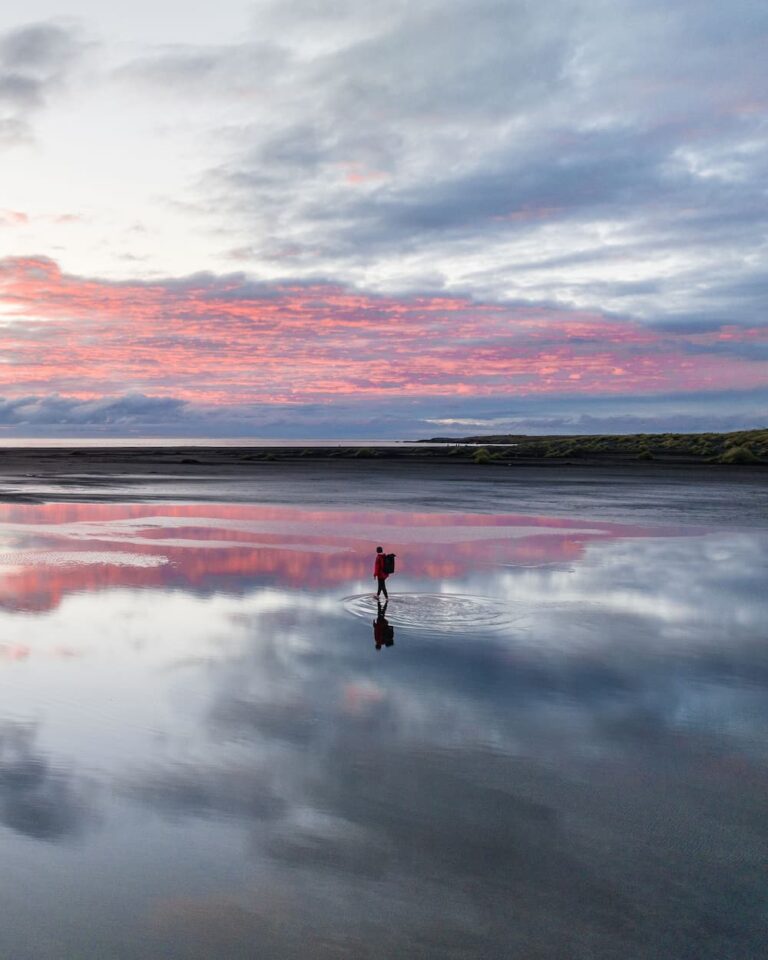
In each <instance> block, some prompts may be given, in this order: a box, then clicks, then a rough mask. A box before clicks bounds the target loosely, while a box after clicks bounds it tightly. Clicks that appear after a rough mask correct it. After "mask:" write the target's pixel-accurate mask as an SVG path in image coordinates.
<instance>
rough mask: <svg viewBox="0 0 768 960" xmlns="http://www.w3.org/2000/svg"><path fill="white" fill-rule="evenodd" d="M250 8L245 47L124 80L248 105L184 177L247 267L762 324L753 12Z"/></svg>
mask: <svg viewBox="0 0 768 960" xmlns="http://www.w3.org/2000/svg"><path fill="white" fill-rule="evenodd" d="M254 17H255V20H254V30H253V33H254V39H253V40H252V41H250V42H248V41H246V42H240V43H238V44H236V45H232V46H230V47H222V46H217V47H211V48H194V49H186V48H185V49H180V50H179V49H175V50H174V49H168V48H163V49H161V50H158V51H156V52H155V53H154V54H153V55H149V56H146V57H144V58H142V59H141V60H140V61H136V62H134V63H133V64H130V65H128V66H127V67H126V68H125V71H124V75H125V77H126V78H129V79H131V80H132V81H133V82H140V83H142V84H145V83H147V82H150V83H154V84H155V85H156V86H157V87H162V88H164V89H171V90H174V89H176V90H178V91H186V92H187V93H188V92H189V91H191V90H195V91H196V92H197V93H200V94H201V95H205V94H206V93H207V94H208V95H210V96H215V97H223V98H225V99H228V102H232V103H234V102H235V101H236V99H237V98H238V97H240V98H242V94H243V91H244V90H248V91H249V92H250V94H252V98H251V100H249V103H252V112H251V115H250V116H249V113H248V111H244V112H242V113H241V114H240V115H239V116H240V120H239V121H235V122H233V123H231V124H230V125H229V126H228V127H227V128H226V129H223V130H222V131H221V132H222V134H223V137H224V140H223V142H224V143H226V144H228V145H229V156H228V157H227V159H226V160H225V162H224V163H222V164H221V165H220V166H219V167H218V168H216V169H214V170H212V171H211V172H210V173H209V175H208V177H207V179H206V180H205V181H204V183H203V184H202V188H203V192H204V193H205V194H207V197H208V201H207V202H208V204H209V209H210V211H211V215H212V216H217V215H220V214H221V212H222V211H226V214H227V223H226V225H225V226H222V232H223V233H224V234H228V235H229V236H231V239H232V243H231V244H230V248H231V249H235V250H238V251H239V256H241V257H242V258H244V260H245V262H247V263H249V265H250V266H251V267H252V268H253V269H258V268H259V267H260V266H267V267H268V269H269V270H270V271H272V272H274V271H275V270H278V271H280V270H286V271H290V272H291V273H293V274H296V273H307V274H308V273H310V272H312V273H317V272H318V270H319V271H320V272H323V273H324V274H325V275H327V276H334V277H337V278H340V279H343V280H347V281H350V280H351V281H352V282H355V283H358V284H367V285H372V286H375V287H377V288H385V287H386V288H389V289H392V290H404V289H414V288H424V287H425V284H426V285H432V286H433V287H434V286H437V287H440V286H443V287H447V288H450V289H452V290H453V289H455V288H456V287H460V288H461V289H463V290H470V291H472V292H473V293H475V294H476V295H477V296H480V297H487V298H491V299H508V298H513V299H520V300H528V301H531V300H533V301H542V300H545V301H548V302H555V303H561V304H571V305H576V306H579V307H582V306H588V307H590V308H601V309H606V308H607V309H609V310H613V311H614V312H618V313H622V314H624V315H627V314H629V315H632V316H634V317H639V318H641V319H643V320H645V321H647V322H654V323H658V322H668V323H674V322H675V321H676V320H677V318H680V319H681V321H682V322H685V321H686V318H687V317H689V316H692V315H695V316H701V317H702V318H706V317H714V316H715V315H717V316H719V317H721V318H726V320H729V321H733V322H739V323H748V322H754V323H759V322H762V321H761V320H760V317H762V316H764V306H765V299H764V294H762V293H758V292H757V291H756V290H755V284H756V283H757V282H758V281H759V278H760V277H761V271H762V267H761V258H760V256H758V254H757V252H758V251H759V250H761V249H762V247H763V243H764V240H763V233H764V229H765V212H764V210H765V207H764V202H763V200H764V198H763V186H762V185H763V184H764V182H765V178H766V174H768V170H767V169H766V163H765V156H766V149H765V147H766V133H765V124H764V104H765V102H766V100H767V98H768V81H767V80H766V76H765V72H764V71H763V70H762V68H761V66H760V64H761V59H762V54H761V50H762V44H763V43H764V40H765V37H766V35H767V31H768V24H767V22H766V16H765V11H763V10H761V9H760V8H759V6H758V5H757V4H755V3H750V2H746V0H745V2H740V3H738V4H736V5H733V6H732V5H729V6H728V8H717V9H715V8H712V9H703V8H702V7H701V5H700V4H697V3H694V2H692V0H691V2H685V3H682V4H678V5H676V7H675V8H674V10H670V9H669V8H668V6H662V5H660V4H656V3H652V4H651V5H650V6H649V4H647V3H639V2H636V0H623V2H620V3H618V4H613V5H610V6H606V5H604V4H602V3H599V2H597V0H562V2H556V3H554V4H552V5H549V6H548V7H547V8H546V9H544V8H537V7H534V6H531V5H529V4H522V3H519V4H518V3H513V4H510V3H504V2H499V0H485V2H483V3H481V4H480V5H479V6H478V5H477V4H476V3H470V2H469V0H458V2H455V3H452V4H449V5H447V6H446V5H445V4H437V3H427V4H420V5H419V6H418V7H414V6H413V5H406V4H402V3H399V2H390V3H386V4H383V5H381V7H380V8H377V10H376V11H375V12H374V11H370V10H361V9H360V8H357V9H354V8H353V7H351V6H350V5H348V4H337V5H334V6H333V9H332V10H329V11H327V12H326V11H324V14H323V16H319V14H318V12H317V10H316V9H315V8H314V6H313V5H312V4H307V3H296V4H293V3H289V4H279V5H278V4H272V3H265V4H261V5H260V6H259V7H258V8H257V11H256V12H255V14H254ZM214 211H217V212H218V213H214Z"/></svg>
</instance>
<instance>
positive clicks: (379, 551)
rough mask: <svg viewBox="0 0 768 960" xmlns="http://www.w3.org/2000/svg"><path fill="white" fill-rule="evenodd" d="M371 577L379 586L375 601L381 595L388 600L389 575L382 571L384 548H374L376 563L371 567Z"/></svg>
mask: <svg viewBox="0 0 768 960" xmlns="http://www.w3.org/2000/svg"><path fill="white" fill-rule="evenodd" d="M373 575H374V577H376V580H377V582H378V584H379V589H378V590H377V591H376V599H377V600H378V599H379V597H380V596H381V595H382V593H383V594H384V599H385V600H389V594H388V593H387V577H388V576H389V574H388V573H387V572H386V570H385V569H384V547H376V562H375V563H374V565H373Z"/></svg>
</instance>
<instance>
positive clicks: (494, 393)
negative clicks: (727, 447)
mask: <svg viewBox="0 0 768 960" xmlns="http://www.w3.org/2000/svg"><path fill="white" fill-rule="evenodd" d="M767 49H768V5H766V4H765V3H763V2H760V0H729V2H728V3H723V4H716V3H706V2H702V0H675V2H674V3H670V2H669V0H540V2H533V0H531V2H519V0H416V2H414V0H410V2H408V0H376V2H373V0H256V2H246V0H217V3H215V4H211V3H209V2H202V0H153V2H149V0H132V2H131V3H127V2H124V3H119V4H107V3H104V2H101V0H69V2H68V3H66V2H65V3H62V2H61V0H24V2H23V3H22V2H21V0H6V2H5V3H4V4H3V5H2V7H1V8H0V171H2V176H1V178H0V360H1V361H2V362H1V363H0V435H8V436H43V435H51V436H56V435H61V436H76V435H83V436H96V435H102V434H104V435H115V436H121V435H146V436H154V435H157V436H162V435H165V436H262V437H267V436H275V437H291V436H293V437H307V438H309V437H347V436H348V437H368V438H385V437H421V436H432V435H436V434H440V435H450V434H453V435H460V434H462V433H465V434H466V433H476V432H503V431H510V432H528V433H536V432H539V433H558V432H566V433H567V432H626V431H634V430H710V429H739V428H742V427H752V426H763V425H765V424H766V423H767V422H768V316H766V300H767V299H768V298H767V294H768V274H767V272H766V266H767V265H768V240H767V234H766V226H767V225H768V149H767V148H768V68H767V67H766V57H765V51H766V50H767Z"/></svg>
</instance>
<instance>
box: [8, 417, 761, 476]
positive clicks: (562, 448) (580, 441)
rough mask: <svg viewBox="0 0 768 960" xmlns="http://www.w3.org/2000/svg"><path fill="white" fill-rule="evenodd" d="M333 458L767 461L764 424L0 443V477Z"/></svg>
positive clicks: (684, 463)
mask: <svg viewBox="0 0 768 960" xmlns="http://www.w3.org/2000/svg"><path fill="white" fill-rule="evenodd" d="M339 461H366V462H375V461H379V462H381V463H382V464H384V463H391V464H393V465H397V464H402V465H407V464H408V463H414V464H416V463H422V464H424V463H426V464H434V465H438V464H441V463H451V464H454V465H456V466H458V465H460V464H466V465H468V466H469V465H479V466H504V465H506V466H515V465H520V466H524V465H535V466H541V467H547V466H564V465H572V466H579V465H590V466H593V467H595V466H599V465H601V464H604V465H611V466H627V467H631V466H634V465H637V467H638V469H639V468H641V467H642V466H644V465H648V464H653V463H656V464H659V465H664V466H679V467H693V466H695V467H701V468H717V467H735V466H741V467H755V468H758V469H761V468H765V467H768V429H758V430H742V431H738V432H733V433H688V434H683V433H659V434H651V433H639V434H616V435H611V436H608V435H598V436H527V435H510V434H497V435H487V434H484V435H478V436H467V437H432V438H429V439H424V440H420V441H408V442H407V443H406V442H404V443H402V444H400V443H389V444H388V445H386V446H385V445H381V446H377V445H360V444H359V443H355V442H354V441H350V442H349V444H348V445H344V446H340V445H338V444H337V445H334V446H330V445H329V446H320V445H318V446H309V447H307V446H301V445H291V444H290V443H288V442H285V441H283V442H282V443H280V442H279V441H276V442H275V445H274V446H264V445H261V444H260V445H259V446H248V445H247V444H243V445H242V446H232V445H224V444H222V445H221V446H219V445H216V444H213V445H211V444H210V443H209V444H208V445H206V446H201V445H195V444H194V442H193V441H192V442H190V444H189V446H186V445H184V446H179V445H178V443H176V444H174V445H173V446H170V445H164V444H163V441H162V440H158V441H157V443H156V444H153V445H151V446H149V445H147V444H146V442H145V443H143V444H142V445H141V446H139V445H136V446H132V445H131V441H130V440H126V441H125V443H121V444H120V445H119V446H116V445H114V442H112V443H111V444H110V445H107V444H105V445H104V446H103V447H102V446H99V445H97V444H95V443H94V442H93V441H89V442H88V444H87V445H86V444H84V445H83V446H82V447H79V446H77V445H76V442H74V441H73V442H72V444H71V445H68V446H60V447H59V446H57V447H50V446H47V447H46V446H39V447H36V446H34V445H33V443H30V442H29V441H27V442H26V443H25V444H24V445H23V446H22V445H20V446H18V447H11V446H8V447H4V448H0V478H2V476H13V475H15V476H19V475H24V474H29V473H33V474H37V475H41V474H42V475H45V474H48V475H51V476H53V475H64V474H70V475H71V474H81V475H82V474H83V473H94V474H103V473H109V474H112V475H120V473H133V472H135V471H138V472H148V473H163V474H168V473H172V474H176V475H184V476H194V475H196V474H197V475H200V474H202V475H205V474H208V473H209V472H211V471H213V472H217V471H222V470H223V471H225V472H228V471H229V470H232V471H234V472H241V471H250V470H252V469H253V468H254V467H256V466H258V465H260V464H264V465H267V464H270V463H283V464H286V465H288V464H307V465H309V464H312V463H315V462H323V463H333V462H339Z"/></svg>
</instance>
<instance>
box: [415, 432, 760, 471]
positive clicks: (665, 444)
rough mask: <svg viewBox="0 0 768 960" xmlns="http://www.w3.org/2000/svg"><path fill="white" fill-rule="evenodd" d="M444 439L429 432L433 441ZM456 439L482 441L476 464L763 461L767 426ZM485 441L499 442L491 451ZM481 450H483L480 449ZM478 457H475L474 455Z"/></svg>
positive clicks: (470, 442) (458, 451)
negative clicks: (725, 430) (718, 430)
mask: <svg viewBox="0 0 768 960" xmlns="http://www.w3.org/2000/svg"><path fill="white" fill-rule="evenodd" d="M440 439H443V440H446V441H447V440H448V438H440V437H434V438H432V441H433V442H434V441H436V440H440ZM453 442H454V443H456V444H459V443H461V444H465V445H482V446H480V449H478V450H474V451H472V453H471V456H472V458H473V459H474V460H475V462H476V463H490V462H492V461H493V460H494V459H497V460H498V459H503V460H505V461H509V462H513V461H515V460H529V459H540V458H546V459H556V460H557V459H562V460H574V459H577V460H590V461H600V460H612V461H617V460H618V461H622V460H626V461H630V460H631V461H637V460H643V461H646V460H654V461H660V462H668V463H670V462H687V463H732V464H759V463H768V429H763V430H740V431H737V432H734V433H642V434H614V435H609V436H576V437H560V436H548V437H529V436H524V435H521V436H514V435H508V434H502V435H498V434H497V435H494V436H474V437H463V438H461V440H458V439H455V438H454V439H453ZM485 444H493V445H498V444H503V445H504V449H503V450H502V449H499V450H498V451H495V452H491V451H489V450H488V448H487V447H486V446H484V445H485ZM466 450H467V447H466V446H463V447H462V446H456V447H453V448H451V449H450V450H449V451H448V454H449V455H450V456H456V457H458V456H459V455H461V454H462V453H463V452H464V451H466ZM481 451H483V452H482V453H481ZM478 457H479V459H478Z"/></svg>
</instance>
